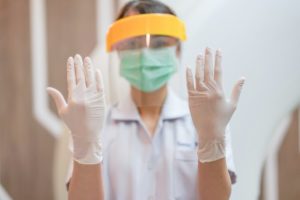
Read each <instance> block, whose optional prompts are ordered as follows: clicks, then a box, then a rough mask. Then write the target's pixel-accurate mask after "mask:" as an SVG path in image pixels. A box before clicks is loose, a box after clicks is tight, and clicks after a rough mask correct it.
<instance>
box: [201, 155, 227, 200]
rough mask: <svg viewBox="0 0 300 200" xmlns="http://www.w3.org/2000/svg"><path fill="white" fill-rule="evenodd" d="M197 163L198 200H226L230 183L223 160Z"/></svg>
mask: <svg viewBox="0 0 300 200" xmlns="http://www.w3.org/2000/svg"><path fill="white" fill-rule="evenodd" d="M198 163H199V164H198V191H199V194H198V196H199V198H200V200H228V199H229V197H230V193H231V181H230V176H229V173H228V169H227V166H226V160H225V158H222V159H219V160H216V161H213V162H207V163H201V162H198Z"/></svg>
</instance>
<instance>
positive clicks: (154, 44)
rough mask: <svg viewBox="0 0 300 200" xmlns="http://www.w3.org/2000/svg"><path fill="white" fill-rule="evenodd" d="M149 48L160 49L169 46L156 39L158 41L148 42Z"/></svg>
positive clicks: (164, 41)
mask: <svg viewBox="0 0 300 200" xmlns="http://www.w3.org/2000/svg"><path fill="white" fill-rule="evenodd" d="M150 46H151V48H161V47H166V46H169V43H168V42H167V41H166V40H164V39H162V38H158V39H153V40H152V41H151V42H150Z"/></svg>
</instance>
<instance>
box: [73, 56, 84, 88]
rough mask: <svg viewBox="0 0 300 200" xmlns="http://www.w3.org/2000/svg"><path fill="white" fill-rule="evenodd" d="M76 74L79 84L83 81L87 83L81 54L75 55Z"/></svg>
mask: <svg viewBox="0 0 300 200" xmlns="http://www.w3.org/2000/svg"><path fill="white" fill-rule="evenodd" d="M75 75H76V83H77V85H78V84H79V83H81V82H83V83H84V85H85V78H84V71H83V64H82V58H81V56H80V55H79V54H76V55H75Z"/></svg>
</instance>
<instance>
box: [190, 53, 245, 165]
mask: <svg viewBox="0 0 300 200" xmlns="http://www.w3.org/2000/svg"><path fill="white" fill-rule="evenodd" d="M221 60H222V55H221V51H220V50H217V51H216V55H215V65H214V67H213V54H212V51H211V49H209V48H206V50H205V58H204V57H203V56H202V55H199V56H198V57H197V60H196V73H195V84H194V78H193V74H192V72H191V69H189V68H188V69H187V73H186V76H187V87H188V95H189V108H190V112H191V116H192V120H193V123H194V126H195V128H196V130H197V132H198V136H199V137H198V138H199V143H198V144H199V146H198V159H199V161H200V162H211V161H215V160H218V159H221V158H224V157H225V146H226V145H225V129H226V126H227V124H228V122H229V120H230V119H231V117H232V115H233V113H234V111H235V110H236V107H237V104H238V100H239V96H240V93H241V90H242V86H243V84H244V82H245V78H243V77H242V78H241V79H240V80H239V81H238V82H237V83H236V84H235V86H234V88H233V91H232V94H231V98H230V100H228V99H226V98H225V95H224V91H223V87H222V72H221V71H222V70H221Z"/></svg>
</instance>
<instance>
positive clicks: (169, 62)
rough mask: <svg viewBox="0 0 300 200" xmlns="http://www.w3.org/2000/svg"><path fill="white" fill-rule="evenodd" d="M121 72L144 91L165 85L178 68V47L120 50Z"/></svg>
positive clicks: (132, 83)
mask: <svg viewBox="0 0 300 200" xmlns="http://www.w3.org/2000/svg"><path fill="white" fill-rule="evenodd" d="M119 55H120V60H121V64H120V65H121V66H120V74H121V76H122V77H124V78H125V79H127V80H128V81H129V83H130V84H131V85H132V86H134V87H136V88H137V89H139V90H141V91H143V92H153V91H155V90H158V89H159V88H161V87H162V86H163V85H165V84H166V83H167V82H168V80H169V79H170V78H171V76H172V74H174V73H175V72H176V70H177V66H178V59H177V57H176V47H175V46H172V47H165V48H159V49H150V48H143V49H138V50H126V51H120V52H119Z"/></svg>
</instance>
